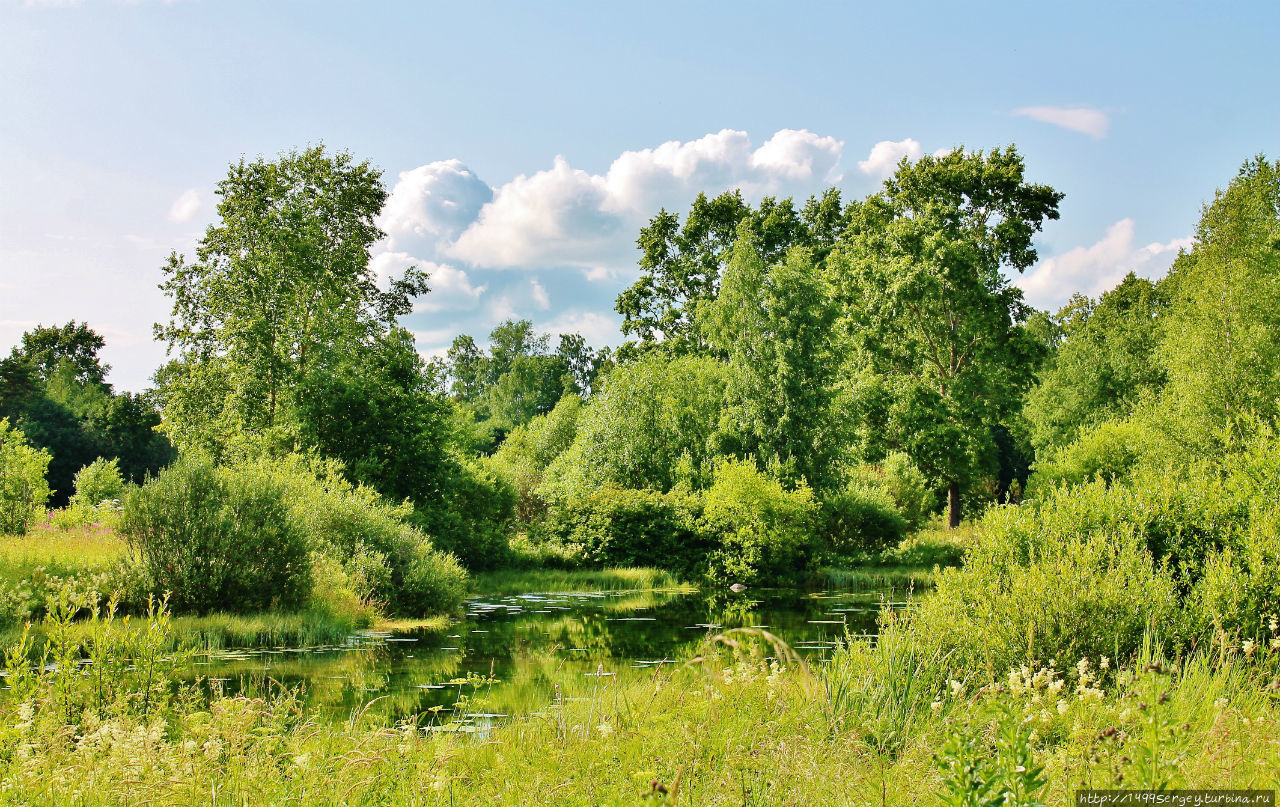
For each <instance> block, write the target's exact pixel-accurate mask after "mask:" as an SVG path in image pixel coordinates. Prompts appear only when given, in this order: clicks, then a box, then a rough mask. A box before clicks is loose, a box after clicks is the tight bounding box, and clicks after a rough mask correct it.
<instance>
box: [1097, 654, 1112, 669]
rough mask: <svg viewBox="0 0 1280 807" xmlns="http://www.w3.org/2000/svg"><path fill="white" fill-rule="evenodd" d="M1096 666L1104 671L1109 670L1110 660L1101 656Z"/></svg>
mask: <svg viewBox="0 0 1280 807" xmlns="http://www.w3.org/2000/svg"><path fill="white" fill-rule="evenodd" d="M1098 666H1099V667H1101V668H1102V669H1104V670H1109V669H1111V659H1109V658H1107V657H1106V656H1103V657H1102V659H1101V660H1100V661H1099V662H1098Z"/></svg>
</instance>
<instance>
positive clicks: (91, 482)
mask: <svg viewBox="0 0 1280 807" xmlns="http://www.w3.org/2000/svg"><path fill="white" fill-rule="evenodd" d="M75 484H76V492H75V495H73V496H72V497H71V504H72V505H79V506H81V507H97V506H98V505H100V504H102V503H103V502H112V501H121V500H123V499H124V493H125V483H124V477H122V476H121V475H120V464H119V460H117V459H114V458H112V459H106V458H105V457H99V458H98V459H96V460H94V461H93V462H91V463H89V464H88V465H86V466H84V467H83V468H81V469H80V470H79V471H77V472H76V478H75Z"/></svg>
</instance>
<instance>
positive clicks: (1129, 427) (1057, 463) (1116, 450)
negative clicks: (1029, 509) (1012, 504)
mask: <svg viewBox="0 0 1280 807" xmlns="http://www.w3.org/2000/svg"><path fill="white" fill-rule="evenodd" d="M1176 454H1177V451H1176V449H1174V448H1173V447H1172V446H1171V444H1170V443H1169V441H1168V439H1167V438H1166V437H1165V436H1164V435H1162V434H1161V433H1160V432H1158V431H1156V430H1155V429H1152V428H1151V427H1149V426H1146V425H1144V424H1142V423H1139V422H1137V421H1134V420H1120V421H1109V422H1106V423H1102V424H1099V425H1097V426H1094V427H1092V428H1090V429H1087V430H1086V431H1084V432H1082V433H1081V434H1080V436H1079V437H1078V438H1077V439H1076V440H1075V442H1073V443H1071V444H1070V445H1068V446H1067V447H1066V448H1064V449H1062V450H1061V451H1059V452H1057V454H1055V455H1054V457H1053V459H1052V460H1050V461H1047V462H1039V463H1036V466H1035V469H1034V472H1033V473H1032V474H1031V477H1030V478H1029V479H1028V480H1027V496H1028V497H1031V498H1035V497H1038V496H1043V495H1045V493H1046V492H1047V491H1048V490H1050V489H1051V488H1053V487H1054V486H1055V485H1061V484H1068V485H1078V484H1080V483H1082V482H1090V481H1093V480H1098V479H1100V480H1103V481H1105V482H1113V481H1124V480H1126V479H1129V478H1130V477H1131V476H1132V475H1133V473H1134V472H1135V471H1136V470H1137V469H1138V468H1139V467H1140V466H1141V467H1163V466H1165V465H1167V464H1169V463H1168V460H1170V459H1173V458H1174V457H1175V456H1176Z"/></svg>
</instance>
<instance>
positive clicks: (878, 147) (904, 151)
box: [858, 137, 924, 177]
mask: <svg viewBox="0 0 1280 807" xmlns="http://www.w3.org/2000/svg"><path fill="white" fill-rule="evenodd" d="M923 154H924V149H922V148H920V143H919V141H917V140H913V139H912V138H910V137H908V138H907V139H906V140H881V141H880V142H879V143H876V144H875V145H874V146H872V147H871V153H870V154H868V155H867V159H865V160H859V161H858V170H860V171H861V172H862V173H864V174H870V175H871V176H878V177H887V176H889V175H890V174H892V173H893V169H894V168H896V167H897V166H898V163H899V162H900V161H901V160H902V158H903V157H906V158H907V159H908V160H918V159H920V157H921V156H922V155H923Z"/></svg>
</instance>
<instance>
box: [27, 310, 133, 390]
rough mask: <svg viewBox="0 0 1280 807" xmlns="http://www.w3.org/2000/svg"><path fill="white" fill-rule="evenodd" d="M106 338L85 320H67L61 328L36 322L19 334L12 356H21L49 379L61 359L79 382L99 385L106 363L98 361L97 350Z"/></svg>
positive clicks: (106, 367) (104, 378)
mask: <svg viewBox="0 0 1280 807" xmlns="http://www.w3.org/2000/svg"><path fill="white" fill-rule="evenodd" d="M105 344H106V340H104V339H103V338H102V336H101V335H100V334H98V333H97V332H96V331H94V330H93V329H92V328H90V327H89V326H88V325H87V324H85V323H80V324H76V321H75V320H71V321H70V322H68V323H67V324H66V325H63V326H62V327H56V326H55V327H45V326H43V325H37V326H36V327H35V328H33V329H31V330H29V331H27V332H26V333H24V334H23V335H22V344H21V345H20V346H18V347H15V348H14V349H13V355H14V356H15V357H19V356H20V357H25V358H27V359H30V360H31V362H32V363H33V364H34V365H35V366H36V367H37V368H38V369H39V371H40V374H41V376H43V377H44V378H45V379H49V378H51V377H52V376H53V374H54V372H55V371H56V370H57V369H58V367H59V365H61V364H62V363H63V362H67V363H69V364H70V365H71V366H72V367H73V368H75V370H74V375H75V380H76V381H78V382H79V383H81V384H103V383H105V380H106V377H107V371H108V370H110V369H111V368H110V366H109V365H104V364H102V362H101V360H100V359H99V358H98V351H100V350H102V348H103V346H104V345H105Z"/></svg>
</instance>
